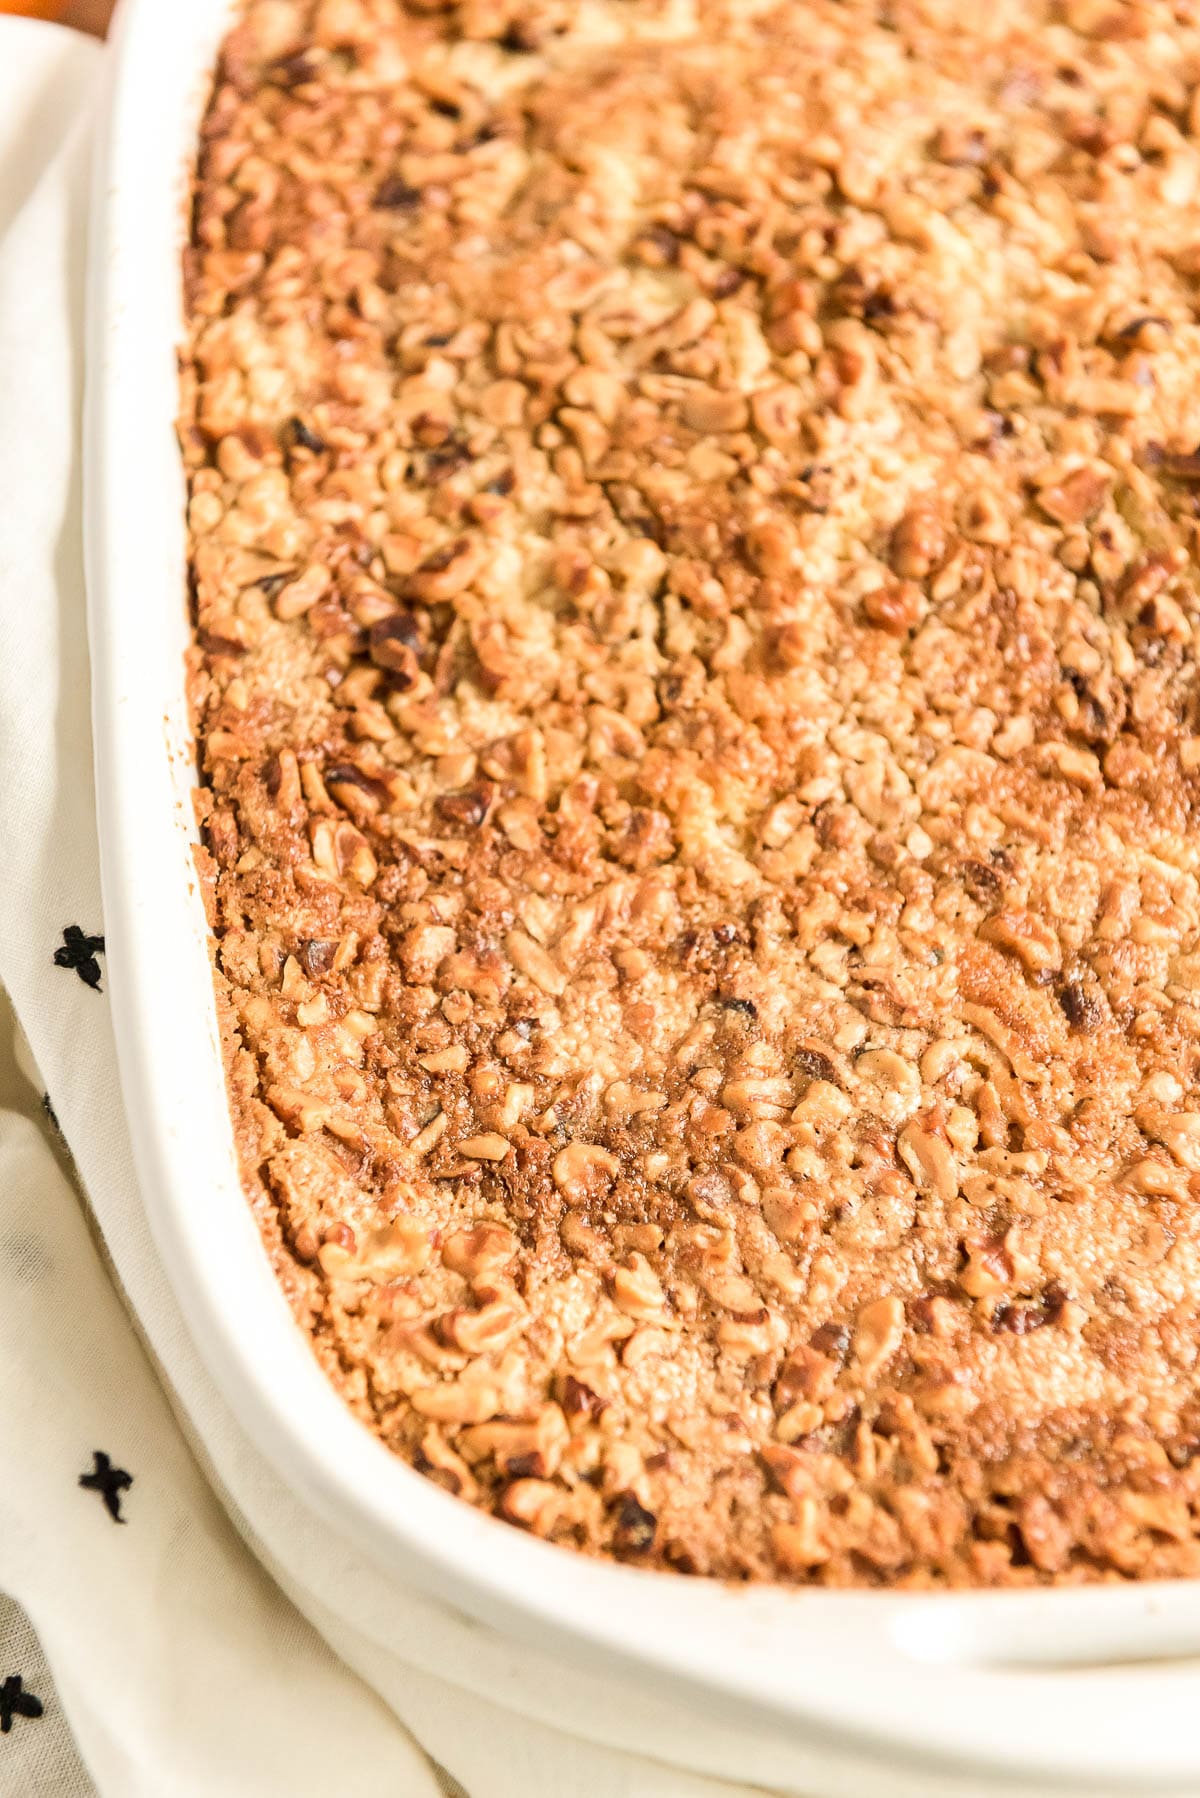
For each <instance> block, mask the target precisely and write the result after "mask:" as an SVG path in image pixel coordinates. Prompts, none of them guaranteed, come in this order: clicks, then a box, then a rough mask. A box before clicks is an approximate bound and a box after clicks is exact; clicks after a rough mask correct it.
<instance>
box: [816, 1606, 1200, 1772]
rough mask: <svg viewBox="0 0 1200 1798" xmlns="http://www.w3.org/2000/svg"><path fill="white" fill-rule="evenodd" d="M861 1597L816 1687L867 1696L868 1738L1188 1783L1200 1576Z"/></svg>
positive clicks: (947, 1756)
mask: <svg viewBox="0 0 1200 1798" xmlns="http://www.w3.org/2000/svg"><path fill="white" fill-rule="evenodd" d="M875 1602H876V1603H878V1601H877V1600H876V1601H875ZM870 1604H871V1601H870V1599H868V1600H867V1604H866V1605H863V1606H860V1607H859V1611H858V1615H857V1618H854V1617H853V1616H852V1614H850V1613H846V1612H843V1616H844V1617H848V1618H849V1627H848V1628H846V1629H845V1631H844V1632H843V1631H840V1630H839V1631H835V1642H834V1643H830V1644H827V1648H829V1649H832V1650H833V1652H832V1653H831V1654H828V1655H827V1656H826V1665H827V1672H826V1675H825V1682H824V1683H826V1686H827V1689H829V1688H830V1687H832V1686H836V1685H841V1686H842V1689H843V1690H845V1689H846V1684H845V1682H847V1681H849V1682H852V1684H853V1685H856V1686H857V1687H858V1688H859V1690H860V1691H862V1690H865V1691H869V1693H870V1705H869V1706H868V1707H861V1706H860V1707H859V1719H858V1721H859V1728H860V1730H861V1729H862V1728H864V1727H865V1729H866V1730H867V1731H868V1732H869V1733H870V1734H873V1735H875V1737H876V1739H877V1741H887V1742H889V1743H890V1744H893V1745H894V1746H895V1747H896V1748H897V1749H900V1750H901V1751H903V1750H904V1748H905V1747H907V1748H908V1750H909V1751H910V1752H911V1753H913V1754H916V1755H920V1756H921V1758H923V1759H926V1760H927V1759H928V1757H929V1756H930V1755H934V1756H936V1758H937V1759H938V1760H939V1761H941V1762H942V1763H943V1764H945V1763H947V1762H949V1763H951V1764H953V1763H954V1762H959V1763H961V1764H962V1765H963V1766H968V1765H969V1766H971V1767H973V1768H979V1769H984V1768H987V1769H989V1770H990V1772H991V1774H992V1776H993V1777H996V1778H1004V1777H1007V1778H1009V1779H1019V1780H1021V1781H1027V1780H1030V1779H1035V1780H1040V1781H1042V1782H1045V1783H1047V1784H1051V1785H1053V1786H1054V1787H1055V1788H1057V1783H1058V1782H1060V1781H1061V1782H1062V1784H1063V1785H1064V1786H1068V1785H1069V1786H1074V1787H1076V1788H1077V1789H1079V1788H1082V1789H1084V1790H1087V1791H1090V1792H1096V1791H1101V1790H1103V1791H1105V1792H1108V1791H1114V1792H1126V1791H1128V1792H1130V1793H1133V1792H1149V1791H1154V1792H1168V1791H1181V1790H1186V1791H1188V1792H1195V1791H1196V1790H1197V1789H1198V1788H1200V1729H1198V1728H1197V1723H1196V1720H1197V1718H1198V1717H1200V1582H1196V1581H1191V1580H1180V1581H1177V1582H1173V1583H1171V1584H1146V1585H1143V1586H1137V1585H1133V1584H1128V1585H1121V1586H1114V1587H1101V1588H1095V1587H1093V1588H1087V1589H1083V1590H1076V1591H1069V1590H1064V1591H1057V1590H1056V1591H1045V1590H1038V1591H1030V1592H1026V1593H1012V1594H1010V1593H971V1594H967V1593H963V1594H942V1595H929V1596H927V1597H925V1596H923V1597H920V1598H915V1597H914V1598H910V1597H905V1596H900V1595H896V1596H894V1597H893V1598H891V1599H888V1600H885V1609H884V1610H883V1611H882V1613H881V1612H880V1611H879V1610H874V1611H870V1610H869V1609H868V1607H869V1606H870ZM835 1662H836V1665H835V1664H834V1663H835ZM865 1712H869V1714H864V1713H865ZM846 1721H847V1722H849V1721H850V1719H849V1717H847V1718H846Z"/></svg>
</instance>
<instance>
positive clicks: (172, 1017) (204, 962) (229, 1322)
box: [85, 0, 1200, 1798]
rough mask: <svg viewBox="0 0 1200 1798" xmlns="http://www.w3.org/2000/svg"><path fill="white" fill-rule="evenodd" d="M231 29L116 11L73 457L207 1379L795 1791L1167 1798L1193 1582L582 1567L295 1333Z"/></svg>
mask: <svg viewBox="0 0 1200 1798" xmlns="http://www.w3.org/2000/svg"><path fill="white" fill-rule="evenodd" d="M397 3H398V0H397ZM229 10H230V6H229V0H125V4H124V7H123V9H122V12H121V16H120V20H119V25H118V33H117V39H116V42H115V45H114V50H113V61H112V66H111V69H110V88H109V93H108V97H107V103H106V112H105V117H104V121H103V124H102V138H101V145H100V156H99V168H98V185H97V190H96V205H95V216H94V220H93V228H94V236H93V243H92V293H91V309H92V315H91V327H90V328H91V342H90V355H89V416H88V425H87V433H86V461H85V480H86V497H87V512H88V559H89V562H88V580H89V608H90V631H91V643H92V659H93V678H94V709H95V728H96V759H97V792H98V804H99V815H100V842H101V855H102V875H103V882H104V896H105V924H106V932H107V937H108V948H109V970H110V984H111V991H112V1004H113V1014H114V1024H115V1029H116V1035H117V1042H118V1050H119V1057H120V1063H121V1077H122V1084H123V1089H124V1093H125V1099H126V1107H127V1111H128V1114H129V1122H130V1128H131V1133H132V1137H133V1143H134V1149H135V1154H136V1157H137V1162H138V1169H139V1175H140V1179H141V1183H142V1188H143V1192H144V1195H145V1203H146V1207H147V1212H148V1216H149V1221H150V1224H151V1227H152V1229H153V1231H154V1234H155V1238H156V1241H157V1243H158V1246H159V1249H160V1252H161V1255H162V1259H163V1262H164V1265H165V1267H166V1270H167V1273H168V1276H169V1278H170V1279H171V1281H172V1284H173V1286H174V1288H175V1290H176V1293H177V1295H178V1297H179V1300H180V1303H181V1305H182V1307H183V1310H184V1313H185V1315H186V1317H187V1319H188V1323H189V1326H190V1328H191V1330H192V1332H193V1334H194V1336H195V1340H196V1344H197V1347H198V1348H199V1350H200V1352H201V1354H202V1356H203V1358H204V1359H205V1361H206V1363H207V1365H208V1366H209V1369H210V1371H211V1373H212V1375H213V1377H214V1379H215V1380H216V1382H217V1383H218V1385H219V1387H220V1388H221V1390H222V1392H223V1394H224V1396H225V1398H226V1400H227V1401H228V1403H229V1404H230V1406H231V1408H232V1409H233V1411H234V1412H235V1414H236V1415H237V1416H238V1418H239V1419H240V1421H241V1422H242V1423H243V1425H244V1426H245V1428H246V1430H247V1432H248V1433H249V1434H250V1435H251V1436H252V1438H253V1439H254V1440H255V1441H256V1442H257V1443H258V1444H259V1445H260V1447H261V1449H262V1450H263V1452H264V1454H265V1455H266V1456H267V1457H268V1458H269V1459H270V1460H271V1461H272V1462H273V1464H274V1465H275V1466H276V1467H277V1469H278V1470H279V1471H280V1472H281V1473H282V1474H283V1476H284V1477H285V1478H286V1479H287V1480H288V1482H289V1483H290V1484H291V1485H292V1486H293V1487H294V1488H295V1489H296V1490H297V1492H298V1493H299V1494H300V1495H301V1496H302V1498H304V1499H305V1500H306V1501H307V1502H308V1503H309V1504H310V1505H311V1507H312V1508H313V1509H314V1510H315V1511H317V1512H318V1513H319V1514H320V1515H321V1516H322V1517H323V1518H324V1519H325V1520H326V1521H327V1522H328V1523H329V1524H330V1526H331V1527H332V1528H333V1529H334V1530H336V1531H337V1532H339V1533H340V1534H341V1535H342V1536H343V1537H345V1538H347V1539H349V1540H351V1541H353V1542H354V1543H355V1544H356V1545H358V1547H359V1548H360V1549H361V1550H362V1551H363V1552H364V1553H366V1554H368V1555H369V1556H370V1557H372V1558H373V1560H374V1561H375V1562H376V1563H377V1564H378V1566H379V1567H380V1569H381V1571H382V1572H383V1573H385V1574H389V1575H392V1576H395V1577H398V1578H400V1579H402V1580H403V1581H404V1582H406V1583H407V1584H409V1585H412V1586H416V1587H418V1588H419V1589H421V1590H422V1591H423V1592H425V1593H427V1594H429V1595H430V1596H431V1597H433V1598H435V1599H438V1600H440V1601H443V1602H448V1603H450V1604H452V1605H454V1606H456V1607H457V1608H458V1609H459V1610H461V1611H463V1612H465V1613H467V1614H468V1615H469V1616H471V1617H474V1618H476V1619H478V1620H480V1621H482V1622H484V1623H486V1624H489V1625H491V1626H492V1627H493V1628H495V1629H498V1630H500V1631H502V1632H505V1633H506V1634H508V1635H510V1636H511V1637H512V1638H513V1639H514V1640H516V1641H518V1642H521V1641H523V1642H530V1643H536V1644H538V1645H539V1646H540V1647H541V1648H542V1649H545V1648H546V1647H547V1646H549V1647H550V1649H551V1650H552V1651H553V1652H554V1653H556V1654H558V1655H560V1656H561V1657H562V1658H563V1659H564V1660H568V1661H570V1662H571V1663H573V1664H578V1665H580V1666H582V1667H595V1668H596V1669H597V1670H598V1671H600V1672H601V1673H602V1674H603V1675H604V1677H606V1678H607V1679H608V1680H610V1681H611V1680H612V1679H614V1678H615V1679H616V1680H618V1681H621V1680H625V1681H633V1680H636V1681H637V1682H638V1684H639V1686H648V1687H649V1688H650V1689H653V1690H655V1691H660V1692H661V1693H662V1694H663V1695H664V1696H665V1697H666V1698H667V1699H668V1700H670V1701H671V1702H673V1703H674V1704H675V1705H676V1706H677V1707H682V1708H683V1709H684V1710H685V1711H686V1709H687V1708H688V1707H691V1708H692V1709H693V1710H694V1711H695V1713H696V1715H697V1716H698V1717H699V1716H700V1715H702V1714H705V1715H706V1714H708V1713H709V1712H713V1713H714V1714H719V1715H722V1716H724V1717H725V1718H727V1719H728V1720H729V1722H730V1724H731V1725H732V1726H734V1727H736V1728H739V1729H742V1730H744V1731H745V1732H747V1734H748V1735H749V1734H750V1733H753V1734H754V1735H755V1737H756V1738H761V1737H764V1736H766V1737H769V1738H770V1739H771V1740H772V1741H773V1742H774V1743H776V1744H777V1747H778V1754H777V1757H776V1760H775V1762H774V1764H776V1765H780V1766H789V1765H790V1766H791V1767H793V1768H794V1772H790V1773H788V1775H787V1778H788V1780H789V1782H791V1783H792V1784H793V1786H794V1788H795V1789H799V1788H800V1786H801V1783H803V1787H804V1789H807V1790H809V1791H812V1790H814V1789H816V1790H822V1791H829V1792H834V1791H847V1792H853V1793H855V1794H856V1798H858V1795H860V1794H863V1793H864V1792H865V1791H866V1790H867V1789H868V1785H869V1783H871V1782H872V1781H873V1780H876V1779H877V1777H878V1773H879V1769H880V1768H881V1767H883V1766H884V1765H889V1764H890V1766H891V1768H892V1775H893V1777H899V1776H900V1769H906V1770H907V1771H906V1773H905V1774H904V1777H905V1778H906V1781H907V1789H910V1790H914V1791H916V1790H923V1791H932V1790H936V1789H942V1790H945V1791H950V1792H954V1793H964V1792H965V1791H967V1790H968V1789H978V1790H981V1791H996V1792H1001V1791H1016V1790H1021V1789H1025V1788H1027V1787H1028V1786H1029V1785H1030V1784H1032V1783H1034V1782H1036V1785H1037V1787H1038V1788H1039V1789H1041V1790H1043V1791H1044V1790H1046V1789H1047V1788H1048V1787H1052V1788H1061V1789H1071V1788H1072V1787H1073V1788H1075V1789H1077V1790H1083V1791H1087V1792H1089V1793H1099V1792H1101V1791H1109V1792H1120V1791H1125V1792H1134V1791H1150V1790H1159V1791H1162V1790H1181V1791H1182V1790H1194V1789H1195V1788H1196V1787H1197V1785H1200V1740H1197V1738H1196V1733H1195V1731H1194V1729H1193V1728H1192V1727H1191V1725H1190V1716H1191V1713H1192V1710H1193V1708H1194V1706H1195V1705H1196V1703H1197V1701H1198V1700H1200V1662H1197V1663H1195V1664H1193V1663H1192V1662H1191V1661H1190V1660H1189V1657H1192V1656H1200V1592H1198V1590H1197V1587H1196V1585H1195V1583H1191V1582H1181V1583H1178V1584H1174V1585H1169V1586H1164V1585H1141V1586H1137V1585H1131V1586H1128V1587H1123V1588H1118V1587H1107V1588H1103V1589H1092V1590H1086V1591H1073V1592H1065V1591H1055V1592H1041V1593H1028V1594H1024V1593H1022V1594H1011V1593H1009V1594H1001V1593H993V1594H977V1595H969V1594H963V1595H958V1594H956V1595H930V1596H916V1595H911V1594H909V1595H901V1594H890V1595H889V1594H863V1593H847V1594H838V1593H829V1592H815V1591H814V1592H808V1593H806V1592H803V1591H800V1592H797V1591H784V1590H780V1589H769V1588H759V1589H751V1590H745V1589H727V1588H724V1587H721V1586H718V1585H715V1584H711V1583H708V1582H703V1581H689V1580H685V1579H682V1578H669V1577H663V1576H659V1575H654V1574H650V1573H642V1572H638V1571H635V1570H633V1569H630V1568H624V1567H618V1566H612V1565H608V1564H601V1563H597V1562H592V1561H588V1560H585V1559H583V1558H580V1557H575V1556H572V1555H570V1554H568V1553H566V1552H564V1551H561V1550H557V1549H554V1548H551V1547H548V1546H547V1545H545V1544H543V1543H541V1542H539V1541H537V1540H535V1539H533V1538H531V1537H526V1536H523V1535H521V1534H520V1533H518V1532H516V1531H514V1530H512V1529H509V1528H507V1527H505V1526H504V1525H501V1524H499V1523H496V1522H495V1521H493V1520H492V1519H490V1518H488V1517H486V1516H484V1515H481V1514H479V1513H477V1512H475V1511H473V1510H472V1509H470V1508H469V1507H467V1506H466V1505H461V1504H459V1503H458V1502H457V1501H455V1500H454V1499H452V1498H450V1497H449V1496H448V1495H447V1494H445V1493H444V1492H442V1491H441V1490H439V1489H438V1488H437V1487H435V1486H433V1485H431V1484H430V1483H428V1482H426V1481H425V1480H423V1479H422V1478H421V1477H420V1476H419V1475H417V1474H416V1473H414V1472H413V1471H412V1470H411V1469H409V1468H408V1467H407V1466H405V1465H404V1464H402V1463H401V1462H399V1461H398V1460H396V1459H394V1458H393V1457H391V1456H390V1455H389V1454H388V1453H387V1452H386V1450H384V1449H383V1448H382V1446H381V1445H380V1444H379V1443H378V1442H377V1441H376V1440H375V1439H374V1438H373V1437H371V1436H370V1435H369V1434H368V1433H367V1432H366V1431H365V1430H363V1429H362V1428H361V1427H360V1426H359V1425H358V1424H357V1423H356V1422H355V1421H354V1420H353V1418H352V1417H351V1415H350V1413H349V1412H348V1411H346V1410H345V1409H344V1408H343V1406H342V1404H341V1401H340V1400H339V1399H338V1398H337V1397H336V1395H335V1394H334V1392H333V1391H332V1389H331V1388H329V1387H328V1386H327V1385H326V1383H325V1381H324V1378H323V1376H322V1375H321V1373H320V1372H319V1370H318V1367H317V1364H316V1362H315V1361H314V1359H313V1358H312V1356H311V1354H310V1351H309V1348H308V1346H307V1343H306V1341H305V1340H304V1339H303V1338H302V1336H301V1334H300V1333H299V1331H298V1330H297V1329H296V1328H295V1326H294V1325H293V1323H292V1320H291V1317H290V1315H289V1313H288V1311H287V1309H286V1306H285V1304H284V1301H283V1299H282V1297H281V1295H280V1294H279V1292H278V1290H277V1288H276V1285H275V1281H274V1277H273V1275H272V1273H271V1270H270V1267H269V1264H268V1261H267V1258H266V1256H265V1254H264V1252H263V1250H262V1248H261V1246H260V1243H259V1238H258V1234H257V1230H256V1228H255V1226H254V1223H253V1220H252V1218H251V1216H250V1212H249V1209H248V1207H247V1205H246V1202H245V1200H244V1197H243V1194H242V1190H241V1186H240V1182H239V1180H238V1175H237V1169H236V1165H235V1160H234V1154H233V1144H232V1135H231V1130H230V1125H229V1119H228V1113H227V1107H226V1099H225V1090H224V1080H223V1074H222V1067H221V1058H220V1053H219V1048H218V1043H217V1035H216V1023H215V1015H214V1007H213V999H212V988H211V981H210V974H209V963H208V954H207V948H206V943H205V925H204V917H203V912H202V909H201V905H200V900H199V894H198V891H197V888H196V881H195V877H194V872H193V868H192V863H191V854H190V842H191V834H192V827H191V804H190V790H191V787H192V785H193V778H194V777H193V771H192V759H191V751H190V746H189V736H188V729H187V718H186V710H185V704H184V695H183V678H182V676H183V652H184V648H185V644H186V640H187V621H186V608H185V604H184V594H185V586H186V577H185V566H184V531H183V482H182V475H181V470H180V466H179V460H178V455H177V452H176V448H175V443H174V437H173V418H174V414H175V408H176V368H175V356H174V351H175V345H176V343H177V341H178V338H179V334H180V293H179V253H180V245H181V238H182V233H183V223H184V218H185V203H186V179H187V165H188V161H189V157H190V152H191V147H192V142H193V139H194V135H195V129H196V123H197V119H198V115H199V110H200V106H201V104H202V102H203V98H204V93H205V86H206V81H207V72H208V70H209V68H210V66H211V62H212V58H213V55H214V52H215V47H216V44H217V42H218V39H219V37H220V33H221V30H222V27H223V25H224V23H225V20H226V18H227V16H228V13H229ZM701 1707H703V1711H702V1710H701ZM789 1753H790V1754H791V1756H792V1759H791V1761H790V1762H789V1760H788V1755H789ZM872 1768H874V1769H875V1772H874V1773H872V1771H871V1769H872ZM888 1789H894V1785H893V1786H892V1787H889V1788H888Z"/></svg>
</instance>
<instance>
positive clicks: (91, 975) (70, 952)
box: [54, 924, 104, 992]
mask: <svg viewBox="0 0 1200 1798" xmlns="http://www.w3.org/2000/svg"><path fill="white" fill-rule="evenodd" d="M62 934H63V946H62V948H61V949H56V950H55V951H54V965H55V967H56V968H73V969H74V970H75V972H76V973H77V974H78V976H79V978H80V979H81V980H82V981H83V984H84V986H90V987H92V988H94V990H95V991H96V992H99V990H100V963H99V962H98V961H97V960H96V957H97V956H98V955H103V954H104V938H103V937H102V936H88V935H87V934H86V932H85V931H82V930H80V928H79V926H78V924H68V925H67V927H66V929H65V930H64V931H63V933H62Z"/></svg>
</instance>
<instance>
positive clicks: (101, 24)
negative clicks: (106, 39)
mask: <svg viewBox="0 0 1200 1798" xmlns="http://www.w3.org/2000/svg"><path fill="white" fill-rule="evenodd" d="M113 5H114V0H0V13H6V12H19V13H28V14H30V15H31V16H32V17H33V18H35V19H59V20H61V21H62V23H63V24H64V25H75V26H78V28H79V29H80V30H81V31H94V32H95V33H96V35H97V36H99V37H103V35H104V32H105V29H106V28H107V25H108V21H109V19H110V18H111V17H112V10H113Z"/></svg>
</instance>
